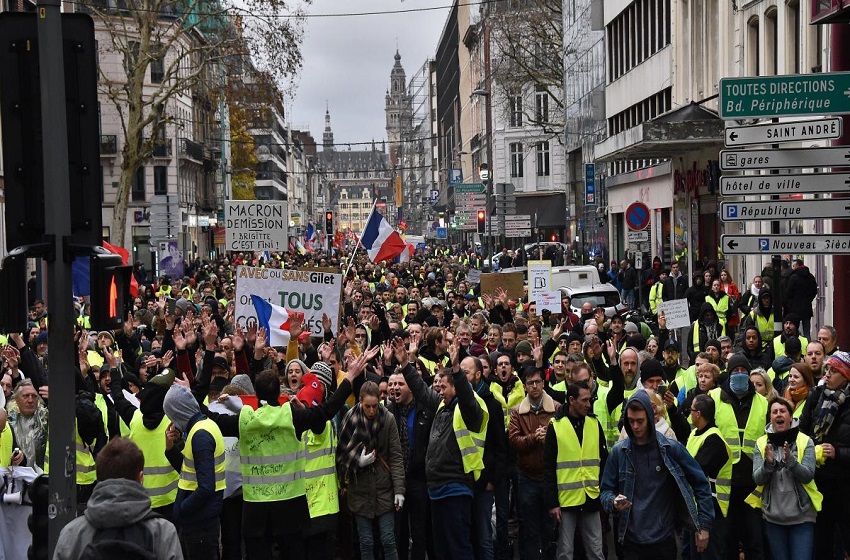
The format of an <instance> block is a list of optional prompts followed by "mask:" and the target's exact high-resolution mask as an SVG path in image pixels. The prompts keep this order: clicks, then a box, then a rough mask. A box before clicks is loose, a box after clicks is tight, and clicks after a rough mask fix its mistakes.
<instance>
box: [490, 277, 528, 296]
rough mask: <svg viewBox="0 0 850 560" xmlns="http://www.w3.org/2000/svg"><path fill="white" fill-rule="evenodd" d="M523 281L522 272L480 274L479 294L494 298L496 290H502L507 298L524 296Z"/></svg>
mask: <svg viewBox="0 0 850 560" xmlns="http://www.w3.org/2000/svg"><path fill="white" fill-rule="evenodd" d="M524 284H525V279H524V278H523V274H522V272H505V273H502V272H485V273H483V274H481V293H482V294H490V295H491V296H493V297H496V289H497V288H503V289H504V290H505V291H506V292H507V293H508V297H509V298H514V299H519V298H521V297H524V296H525V288H524Z"/></svg>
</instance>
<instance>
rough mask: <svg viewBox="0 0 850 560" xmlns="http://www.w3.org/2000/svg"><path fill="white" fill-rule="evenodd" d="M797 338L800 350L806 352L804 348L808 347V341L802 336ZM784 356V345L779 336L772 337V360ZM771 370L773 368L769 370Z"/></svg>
mask: <svg viewBox="0 0 850 560" xmlns="http://www.w3.org/2000/svg"><path fill="white" fill-rule="evenodd" d="M797 338H799V339H800V348H802V349H803V353H804V354H805V352H806V346H808V345H809V340H808V339H807V338H806V337H805V336H803V335H797ZM784 355H785V343H784V342H782V337H781V336H774V337H773V356H774V358H779V357H780V356H784ZM771 369H773V368H771Z"/></svg>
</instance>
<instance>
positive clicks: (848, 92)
mask: <svg viewBox="0 0 850 560" xmlns="http://www.w3.org/2000/svg"><path fill="white" fill-rule="evenodd" d="M844 95H846V96H847V97H850V88H847V90H846V91H845V92H844Z"/></svg>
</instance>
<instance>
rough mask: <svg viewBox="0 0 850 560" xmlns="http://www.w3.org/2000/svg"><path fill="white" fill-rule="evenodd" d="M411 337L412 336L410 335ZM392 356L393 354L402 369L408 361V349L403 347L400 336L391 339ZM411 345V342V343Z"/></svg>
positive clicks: (402, 340)
mask: <svg viewBox="0 0 850 560" xmlns="http://www.w3.org/2000/svg"><path fill="white" fill-rule="evenodd" d="M411 338H412V337H411ZM392 345H393V356H395V359H396V361H397V362H398V365H399V367H400V368H402V369H404V368H405V367H407V363H408V361H409V356H408V353H407V352H408V351H407V349H406V348H405V347H404V339H402V338H401V337H400V336H397V337H395V338H394V339H393V342H392ZM411 345H412V343H411Z"/></svg>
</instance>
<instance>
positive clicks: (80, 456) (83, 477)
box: [44, 420, 97, 486]
mask: <svg viewBox="0 0 850 560" xmlns="http://www.w3.org/2000/svg"><path fill="white" fill-rule="evenodd" d="M74 447H75V448H76V453H75V459H76V464H77V465H76V466H77V469H76V470H77V473H76V481H77V484H78V485H80V486H87V485H89V484H94V483H95V482H97V471H96V470H95V466H94V455H92V452H91V447H89V446H88V445H86V444H84V443H83V440H82V438H80V432H79V431H78V430H77V421H76V420H74ZM44 474H50V442H47V448H46V449H45V451H44Z"/></svg>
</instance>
